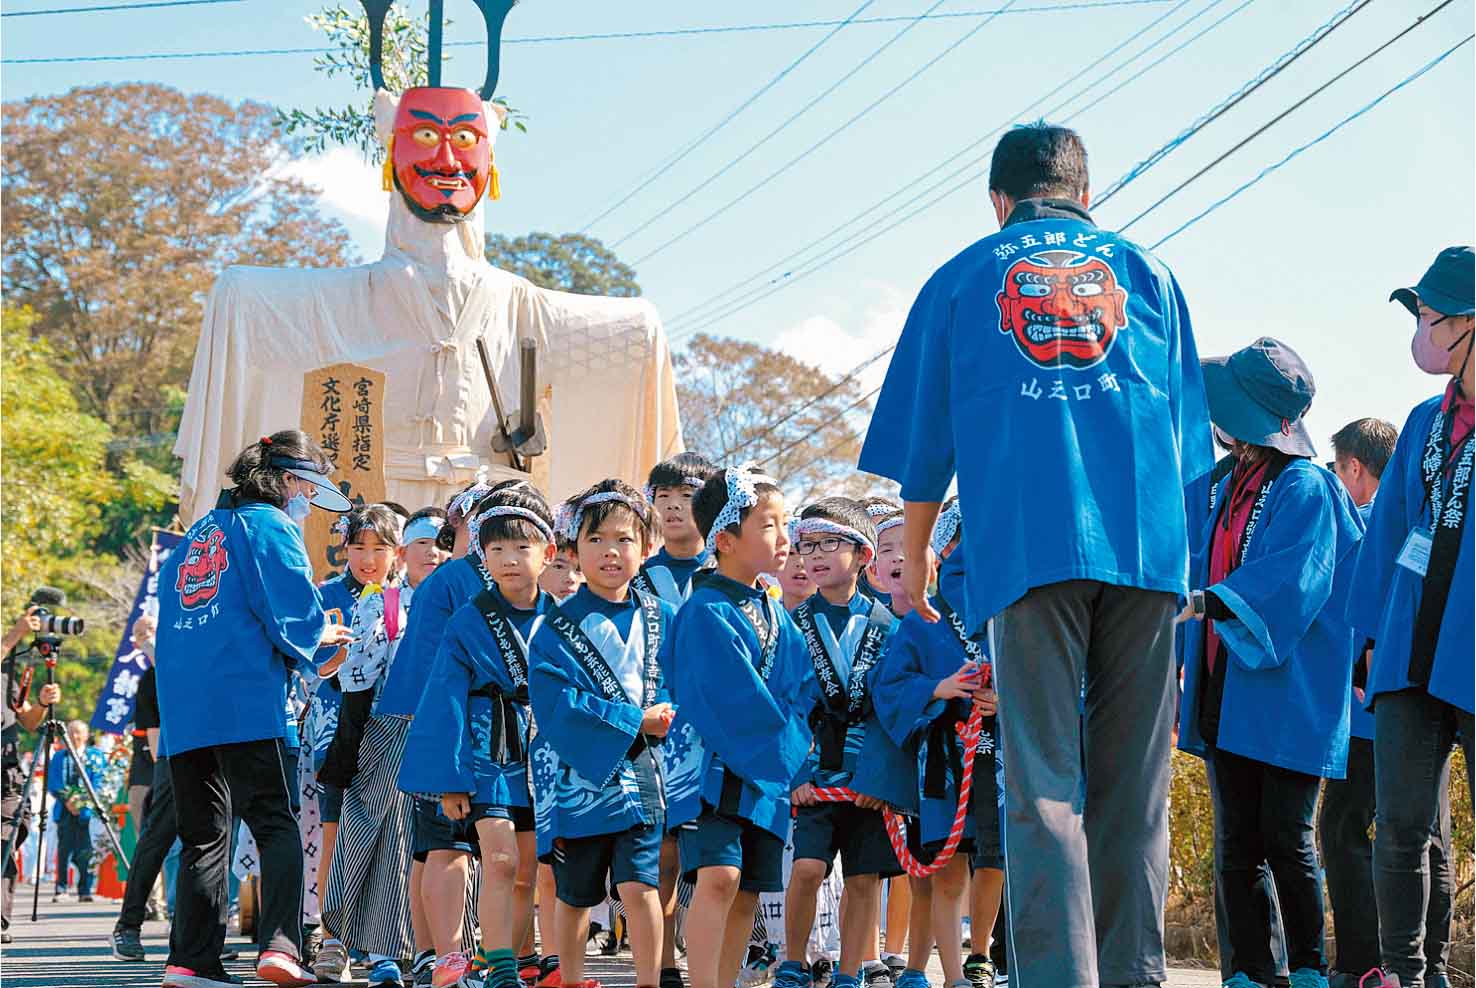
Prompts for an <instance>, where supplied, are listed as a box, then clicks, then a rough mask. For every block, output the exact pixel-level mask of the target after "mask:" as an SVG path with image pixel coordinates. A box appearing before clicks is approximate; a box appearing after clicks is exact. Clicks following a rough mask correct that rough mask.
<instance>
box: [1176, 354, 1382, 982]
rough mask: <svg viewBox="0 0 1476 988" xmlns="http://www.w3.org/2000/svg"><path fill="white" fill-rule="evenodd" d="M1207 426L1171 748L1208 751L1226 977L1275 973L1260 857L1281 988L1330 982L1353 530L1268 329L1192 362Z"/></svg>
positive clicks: (1303, 402)
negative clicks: (1323, 839)
mask: <svg viewBox="0 0 1476 988" xmlns="http://www.w3.org/2000/svg"><path fill="white" fill-rule="evenodd" d="M1203 363H1204V381H1205V391H1206V394H1207V395H1208V398H1209V410H1210V419H1211V421H1212V422H1213V423H1214V426H1215V428H1216V436H1217V438H1218V439H1219V441H1220V442H1221V443H1222V445H1224V446H1226V447H1227V448H1229V449H1230V450H1231V452H1232V455H1233V456H1234V457H1235V465H1234V467H1233V469H1232V470H1230V471H1229V472H1224V471H1220V473H1221V474H1222V476H1220V477H1219V479H1218V480H1217V481H1216V482H1215V483H1214V484H1213V487H1212V488H1211V492H1210V496H1209V498H1208V499H1207V500H1206V499H1201V498H1193V499H1191V501H1190V503H1189V510H1191V511H1195V512H1197V513H1198V514H1200V516H1201V519H1202V521H1201V528H1202V535H1201V536H1200V538H1199V541H1198V543H1197V544H1196V546H1195V552H1194V553H1193V557H1192V559H1191V574H1190V575H1191V585H1192V586H1194V587H1196V588H1200V589H1195V590H1194V591H1192V592H1191V594H1190V602H1189V605H1188V606H1187V607H1186V608H1185V609H1184V611H1183V613H1181V614H1180V616H1179V619H1178V620H1179V621H1180V622H1181V623H1182V622H1184V621H1188V620H1190V619H1195V620H1201V619H1202V620H1203V623H1202V624H1196V625H1193V626H1190V627H1189V628H1187V629H1186V630H1185V633H1184V634H1183V636H1182V641H1183V653H1184V655H1183V668H1184V689H1183V697H1182V699H1181V702H1180V713H1179V747H1180V748H1182V749H1184V750H1185V751H1188V752H1190V753H1192V754H1196V755H1198V756H1200V757H1201V758H1204V759H1205V761H1206V762H1207V767H1208V770H1209V778H1210V793H1211V796H1212V797H1213V801H1214V807H1215V824H1216V826H1215V833H1216V840H1217V850H1218V852H1219V853H1218V855H1217V859H1218V869H1217V870H1218V875H1217V877H1218V880H1219V886H1220V893H1221V895H1222V901H1223V903H1224V907H1225V908H1224V915H1225V940H1226V943H1225V944H1224V946H1223V948H1222V949H1223V950H1224V951H1225V952H1226V953H1228V954H1229V956H1230V963H1229V964H1228V965H1227V966H1226V970H1228V971H1230V972H1232V973H1231V976H1230V977H1229V978H1228V979H1227V981H1226V984H1228V985H1234V986H1236V988H1251V986H1266V985H1270V984H1272V983H1274V982H1275V980H1276V977H1277V971H1276V968H1277V963H1276V960H1275V958H1274V957H1273V953H1272V949H1271V930H1270V928H1269V926H1268V922H1267V913H1266V909H1265V906H1264V892H1263V891H1262V887H1261V884H1262V882H1263V877H1262V876H1263V870H1262V866H1263V865H1265V866H1267V867H1269V870H1270V873H1271V876H1272V879H1273V880H1274V882H1275V886H1276V898H1277V899H1279V901H1280V904H1281V913H1282V919H1283V929H1284V931H1285V943H1286V951H1287V963H1288V968H1289V970H1290V972H1291V978H1290V980H1291V984H1292V986H1293V988H1326V985H1327V979H1326V976H1325V974H1326V959H1325V957H1324V954H1323V926H1324V909H1323V901H1322V874H1321V869H1320V868H1319V866H1318V860H1317V850H1316V845H1315V841H1314V839H1313V817H1314V813H1315V811H1316V807H1317V799H1318V793H1319V790H1320V788H1321V780H1322V779H1323V778H1334V779H1337V778H1342V777H1343V775H1344V772H1345V767H1346V761H1347V756H1348V701H1347V697H1348V690H1349V688H1350V685H1351V679H1352V661H1351V658H1352V654H1353V632H1352V628H1351V627H1350V625H1349V624H1348V623H1347V621H1346V620H1345V619H1344V617H1343V607H1342V602H1341V600H1336V601H1335V600H1334V598H1335V577H1336V575H1337V572H1338V570H1339V564H1340V563H1342V562H1343V561H1344V560H1345V559H1346V558H1348V557H1349V555H1350V553H1351V552H1353V550H1354V549H1355V547H1356V545H1357V542H1358V540H1359V539H1360V538H1362V536H1363V522H1362V520H1361V519H1360V518H1359V516H1358V511H1357V509H1356V508H1355V507H1354V505H1353V501H1352V499H1351V498H1350V497H1349V496H1348V493H1347V491H1346V490H1344V488H1343V486H1342V484H1341V483H1339V482H1338V480H1337V478H1336V477H1334V476H1333V475H1332V474H1330V473H1328V472H1327V471H1326V470H1324V469H1322V468H1321V467H1319V466H1317V465H1315V464H1313V463H1312V462H1311V461H1310V459H1309V458H1310V457H1311V456H1312V455H1314V453H1315V450H1314V448H1313V446H1312V441H1311V438H1310V437H1309V436H1308V435H1307V431H1306V426H1305V425H1304V424H1303V422H1302V417H1303V415H1304V414H1305V413H1306V411H1307V409H1308V408H1309V407H1310V406H1311V403H1312V397H1313V394H1314V393H1315V386H1314V384H1313V381H1312V375H1311V372H1310V371H1309V370H1308V369H1307V367H1306V365H1305V364H1304V363H1303V362H1302V360H1301V358H1300V357H1298V356H1297V354H1296V353H1295V352H1294V351H1292V350H1291V348H1290V347H1287V346H1286V345H1285V344H1282V343H1279V342H1278V341H1276V340H1273V339H1271V338H1269V337H1263V338H1262V339H1260V340H1258V341H1256V343H1254V344H1252V345H1251V346H1248V347H1245V348H1244V349H1242V350H1240V351H1237V352H1236V353H1234V354H1232V355H1231V356H1229V357H1227V358H1219V359H1207V360H1205V361H1204V362H1203Z"/></svg>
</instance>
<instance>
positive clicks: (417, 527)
mask: <svg viewBox="0 0 1476 988" xmlns="http://www.w3.org/2000/svg"><path fill="white" fill-rule="evenodd" d="M440 532H441V523H440V522H439V521H437V520H436V519H435V517H434V516H432V515H421V516H420V517H419V518H417V519H415V520H414V521H412V522H410V524H408V525H406V526H405V531H404V532H403V533H402V534H401V535H400V545H409V544H410V543H411V542H414V541H416V540H418V539H433V538H435V537H436V536H437V535H439V534H440Z"/></svg>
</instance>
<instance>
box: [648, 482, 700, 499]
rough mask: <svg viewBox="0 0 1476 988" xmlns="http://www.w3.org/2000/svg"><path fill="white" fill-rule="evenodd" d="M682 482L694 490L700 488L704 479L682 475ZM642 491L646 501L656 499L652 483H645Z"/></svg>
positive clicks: (670, 485)
mask: <svg viewBox="0 0 1476 988" xmlns="http://www.w3.org/2000/svg"><path fill="white" fill-rule="evenodd" d="M682 483H684V484H686V485H687V486H688V487H691V488H694V489H696V490H701V488H702V485H703V484H705V483H706V481H705V480H701V479H699V478H697V477H683V478H682ZM661 486H662V487H675V486H676V485H675V484H662V485H661ZM643 493H644V494H645V495H646V500H647V501H652V502H654V501H655V500H656V488H655V487H653V486H652V485H650V484H647V485H646V488H645V491H644V492H643Z"/></svg>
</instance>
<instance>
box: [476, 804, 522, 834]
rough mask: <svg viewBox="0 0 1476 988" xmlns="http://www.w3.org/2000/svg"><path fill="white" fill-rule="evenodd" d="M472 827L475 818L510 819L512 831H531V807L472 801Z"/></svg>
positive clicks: (520, 832)
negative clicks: (495, 804)
mask: <svg viewBox="0 0 1476 988" xmlns="http://www.w3.org/2000/svg"><path fill="white" fill-rule="evenodd" d="M469 818H470V819H471V820H472V824H473V829H475V825H476V821H477V820H511V821H512V825H513V831H514V832H515V833H519V834H529V833H532V832H533V827H534V824H533V807H531V806H493V805H491V804H490V803H473V804H472V807H471V815H470V817H469Z"/></svg>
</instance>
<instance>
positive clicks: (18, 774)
mask: <svg viewBox="0 0 1476 988" xmlns="http://www.w3.org/2000/svg"><path fill="white" fill-rule="evenodd" d="M40 609H41V608H40V607H39V606H37V605H36V604H32V605H31V606H30V607H28V608H27V609H26V613H25V614H23V615H22V616H21V618H20V620H18V621H16V622H15V625H14V626H13V627H12V628H11V629H10V630H9V631H7V632H6V633H5V639H4V642H3V646H0V647H3V650H4V653H5V659H4V661H3V664H0V690H3V691H4V694H5V710H4V730H3V731H0V763H3V764H0V841H3V846H4V847H7V848H11V849H12V852H11V853H10V854H9V855H8V856H7V857H6V859H5V866H4V867H5V871H4V879H3V884H4V890H3V894H0V901H3V907H4V908H3V912H0V943H9V942H10V939H11V938H10V910H11V907H12V906H13V905H14V902H15V880H16V876H17V871H16V866H15V854H14V849H15V848H18V847H20V846H21V844H22V843H23V842H24V841H25V839H26V833H27V826H26V822H27V821H26V818H27V817H28V816H29V813H28V812H27V809H28V808H27V807H24V806H23V805H22V804H23V803H24V799H25V791H26V777H25V773H24V772H23V771H21V764H20V729H21V728H22V727H24V728H25V729H26V730H27V731H34V730H36V728H38V727H40V726H41V722H42V720H44V719H45V717H46V708H47V707H50V706H53V705H54V704H57V703H60V702H61V687H60V686H57V685H56V684H55V683H52V684H50V685H47V686H43V687H41V691H40V695H39V696H38V697H37V702H36V703H34V704H33V703H31V700H30V697H29V695H28V694H29V692H30V691H29V690H28V689H25V690H23V689H22V688H21V684H20V682H19V681H18V680H17V678H16V675H15V659H16V646H17V645H19V644H20V640H21V639H22V638H24V637H25V636H26V635H27V634H35V633H36V632H37V631H39V630H40V629H41V619H40V617H38V616H37V614H36V612H37V611H38V610H40ZM17 830H19V832H18V833H17V832H16V831H17Z"/></svg>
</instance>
